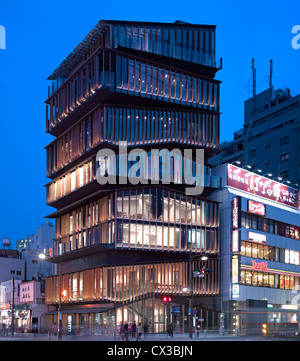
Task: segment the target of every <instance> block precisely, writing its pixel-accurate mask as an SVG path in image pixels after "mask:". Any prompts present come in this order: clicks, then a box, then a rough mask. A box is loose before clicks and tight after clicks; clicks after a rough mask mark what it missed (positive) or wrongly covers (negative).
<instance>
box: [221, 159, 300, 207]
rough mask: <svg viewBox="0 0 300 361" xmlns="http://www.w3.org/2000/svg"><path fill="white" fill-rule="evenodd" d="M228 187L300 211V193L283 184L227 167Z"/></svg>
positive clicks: (232, 166) (230, 166)
mask: <svg viewBox="0 0 300 361" xmlns="http://www.w3.org/2000/svg"><path fill="white" fill-rule="evenodd" d="M227 186H229V187H232V188H236V189H240V190H242V191H244V192H247V193H250V194H254V195H256V196H260V197H263V198H266V199H269V200H272V201H274V202H277V203H280V204H284V205H286V206H290V207H293V208H297V209H299V210H300V193H299V191H297V190H296V189H294V188H291V187H287V186H286V185H284V184H282V183H278V182H275V181H273V180H271V179H269V178H265V177H262V176H260V175H258V174H255V173H252V172H249V171H247V170H245V169H242V168H239V167H236V166H234V165H232V164H228V165H227Z"/></svg>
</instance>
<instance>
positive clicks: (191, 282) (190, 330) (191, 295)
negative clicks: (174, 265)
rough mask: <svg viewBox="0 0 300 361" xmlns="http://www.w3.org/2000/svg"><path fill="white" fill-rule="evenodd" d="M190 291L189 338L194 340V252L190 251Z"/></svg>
mask: <svg viewBox="0 0 300 361" xmlns="http://www.w3.org/2000/svg"><path fill="white" fill-rule="evenodd" d="M189 290H190V298H189V312H190V314H189V315H188V316H189V337H190V338H193V332H192V327H193V319H192V317H193V316H192V307H193V293H194V290H193V275H192V250H191V251H190V254H189Z"/></svg>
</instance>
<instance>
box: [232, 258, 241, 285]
mask: <svg viewBox="0 0 300 361" xmlns="http://www.w3.org/2000/svg"><path fill="white" fill-rule="evenodd" d="M231 272H232V280H231V282H232V283H233V284H234V283H239V255H237V254H234V255H233V256H232V260H231Z"/></svg>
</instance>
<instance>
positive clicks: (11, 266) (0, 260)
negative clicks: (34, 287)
mask: <svg viewBox="0 0 300 361" xmlns="http://www.w3.org/2000/svg"><path fill="white" fill-rule="evenodd" d="M13 277H14V278H15V279H18V280H24V277H25V261H24V259H21V258H20V253H19V252H18V251H15V250H11V249H0V282H4V281H8V280H10V279H12V278H13Z"/></svg>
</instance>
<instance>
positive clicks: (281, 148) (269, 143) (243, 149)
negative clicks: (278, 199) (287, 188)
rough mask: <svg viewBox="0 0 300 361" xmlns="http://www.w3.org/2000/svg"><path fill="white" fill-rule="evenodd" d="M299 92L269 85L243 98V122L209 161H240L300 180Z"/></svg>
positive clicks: (289, 179)
mask: <svg viewBox="0 0 300 361" xmlns="http://www.w3.org/2000/svg"><path fill="white" fill-rule="evenodd" d="M299 100H300V95H294V96H293V95H292V94H291V91H290V90H289V89H285V90H282V89H278V90H274V89H273V88H269V89H267V90H265V91H263V92H261V93H259V94H257V95H256V96H254V97H252V98H250V99H248V100H246V101H245V116H244V126H243V128H242V129H240V130H239V131H237V132H235V133H234V140H232V141H230V142H224V143H222V144H221V145H220V149H219V150H218V152H217V153H216V155H214V156H213V157H212V158H211V159H210V160H209V162H210V164H212V165H221V164H225V163H233V162H236V161H238V162H240V164H241V166H246V165H250V166H251V167H252V170H253V171H261V173H262V174H267V173H268V174H271V175H272V176H271V177H272V178H277V180H279V181H286V182H288V183H289V182H290V184H291V185H294V186H296V187H298V185H297V184H300V148H299V144H300V142H299V136H300V111H299V110H300V102H299Z"/></svg>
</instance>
